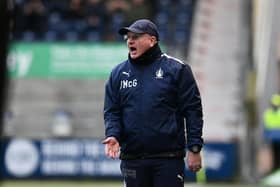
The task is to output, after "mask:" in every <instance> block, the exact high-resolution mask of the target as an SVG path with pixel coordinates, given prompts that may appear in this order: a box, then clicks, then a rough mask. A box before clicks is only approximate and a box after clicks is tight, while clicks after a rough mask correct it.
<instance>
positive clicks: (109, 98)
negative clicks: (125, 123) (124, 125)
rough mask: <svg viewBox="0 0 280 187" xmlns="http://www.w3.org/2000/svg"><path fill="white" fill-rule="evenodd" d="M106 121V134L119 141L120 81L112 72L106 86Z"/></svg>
mask: <svg viewBox="0 0 280 187" xmlns="http://www.w3.org/2000/svg"><path fill="white" fill-rule="evenodd" d="M104 122H105V136H106V137H110V136H113V137H115V138H116V139H117V140H118V141H120V133H121V108H120V101H119V89H118V83H116V81H115V78H114V77H113V74H111V76H110V78H109V80H108V81H107V83H106V87H105V100H104Z"/></svg>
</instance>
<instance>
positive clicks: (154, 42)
mask: <svg viewBox="0 0 280 187" xmlns="http://www.w3.org/2000/svg"><path fill="white" fill-rule="evenodd" d="M156 43H157V38H156V37H155V36H152V37H151V45H150V46H151V47H153V46H154V45H155V44H156Z"/></svg>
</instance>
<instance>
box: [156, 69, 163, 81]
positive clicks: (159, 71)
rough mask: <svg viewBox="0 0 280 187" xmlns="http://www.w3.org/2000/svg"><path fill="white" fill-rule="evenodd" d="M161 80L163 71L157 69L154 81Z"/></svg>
mask: <svg viewBox="0 0 280 187" xmlns="http://www.w3.org/2000/svg"><path fill="white" fill-rule="evenodd" d="M162 78H163V71H162V69H161V68H159V69H158V70H157V71H156V79H162Z"/></svg>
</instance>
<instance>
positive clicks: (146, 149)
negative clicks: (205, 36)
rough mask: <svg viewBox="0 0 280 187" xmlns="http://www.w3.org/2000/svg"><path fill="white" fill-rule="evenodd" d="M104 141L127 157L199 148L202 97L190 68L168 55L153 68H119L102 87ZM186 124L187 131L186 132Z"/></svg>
mask: <svg viewBox="0 0 280 187" xmlns="http://www.w3.org/2000/svg"><path fill="white" fill-rule="evenodd" d="M104 120H105V134H106V137H109V136H114V137H116V138H117V140H118V141H119V142H120V146H121V151H122V152H123V153H126V154H141V153H161V152H170V151H181V150H185V147H186V136H185V134H186V133H185V129H186V132H187V145H188V147H190V146H192V145H195V144H196V145H200V146H202V144H203V139H202V126H203V119H202V106H201V99H200V93H199V90H198V87H197V84H196V81H195V79H194V76H193V73H192V71H191V68H190V66H189V65H187V64H184V63H182V62H181V61H179V60H178V59H175V58H172V57H170V56H168V55H166V54H161V55H160V56H159V58H157V59H156V60H155V61H154V62H152V63H147V64H145V65H139V64H134V63H132V62H131V60H129V59H128V60H126V61H125V62H123V63H121V64H119V65H117V66H116V67H115V68H114V69H113V70H112V72H111V75H110V78H109V80H108V82H107V84H106V93H105V103H104ZM185 124H186V127H185Z"/></svg>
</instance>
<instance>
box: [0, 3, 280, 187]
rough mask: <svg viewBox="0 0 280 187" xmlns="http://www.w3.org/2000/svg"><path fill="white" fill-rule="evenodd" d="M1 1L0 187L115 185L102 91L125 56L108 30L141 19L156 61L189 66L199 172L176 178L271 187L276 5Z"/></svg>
mask: <svg viewBox="0 0 280 187" xmlns="http://www.w3.org/2000/svg"><path fill="white" fill-rule="evenodd" d="M2 2H7V3H6V4H5V3H2V4H1V6H5V7H8V11H7V12H8V14H7V15H3V16H10V18H11V21H10V22H9V23H8V24H7V27H11V32H10V34H9V35H8V37H6V39H8V40H9V41H10V42H9V48H8V53H7V64H6V65H7V73H8V76H7V77H8V80H7V81H5V82H6V83H8V84H7V85H8V86H7V87H6V86H5V85H6V84H5V85H4V86H3V87H2V88H7V89H5V91H4V92H3V93H6V94H5V95H4V96H3V97H4V98H5V99H4V102H3V104H2V107H1V108H3V120H2V129H1V131H0V132H2V136H1V149H0V151H1V157H0V161H1V162H0V171H1V179H3V181H4V183H3V184H6V183H5V181H14V180H15V181H18V180H19V179H20V180H21V181H22V180H24V181H28V180H35V181H36V180H41V179H48V180H50V181H53V180H63V181H68V180H71V181H82V180H83V181H87V182H88V181H89V180H90V185H91V186H102V185H103V184H102V185H101V183H98V184H94V183H93V182H95V181H98V182H100V181H107V180H113V181H115V182H120V181H121V175H120V171H119V160H111V159H108V158H106V157H105V155H104V147H103V145H102V144H101V143H100V142H101V140H102V139H103V138H104V124H103V99H104V86H105V82H106V80H107V78H108V76H109V73H110V71H111V70H112V68H113V67H114V66H115V65H116V64H118V63H120V62H122V61H124V60H125V59H126V58H127V54H128V52H127V49H126V43H125V42H124V40H123V38H122V37H120V36H119V35H118V33H117V31H118V29H119V28H120V27H123V26H128V25H130V24H131V23H132V22H133V21H134V20H136V19H139V18H148V19H151V20H152V21H154V22H155V23H156V24H157V25H158V28H159V32H160V45H161V46H162V49H163V51H164V52H166V53H167V54H170V55H172V56H175V57H177V58H179V59H182V60H183V61H184V62H185V63H189V64H190V65H191V67H192V69H193V71H194V74H195V76H196V78H197V82H198V85H199V88H200V91H201V94H202V104H203V109H204V121H205V126H204V132H203V133H204V135H203V136H204V140H205V147H204V149H203V162H204V169H203V170H202V171H201V172H200V173H198V174H193V173H191V172H189V171H188V168H186V176H187V177H186V185H188V183H193V182H200V184H201V185H203V184H205V183H206V185H207V183H209V184H210V185H211V183H226V184H244V185H247V184H248V185H256V184H258V185H265V186H280V170H279V169H280V161H279V160H280V144H279V142H280V141H279V140H280V95H279V93H280V61H279V59H280V45H279V44H280V38H279V36H280V35H279V31H280V22H279V20H278V19H279V17H280V15H279V14H280V13H279V11H278V9H279V8H280V1H279V0H150V1H147V0H14V1H12V0H7V1H2ZM1 16H2V15H1ZM3 20H5V17H4V19H3ZM7 27H6V28H7ZM3 28H5V27H3ZM4 39H5V38H4ZM1 74H2V75H4V74H3V72H1ZM4 79H5V77H4V76H3V80H4ZM1 95H3V94H1ZM48 180H45V181H46V182H47V181H48ZM21 184H23V183H21ZM6 185H7V186H8V184H6ZM13 185H14V186H15V185H17V184H13ZM37 185H38V184H37ZM79 185H80V184H79ZM10 186H11V185H10ZM19 186H20V185H19ZM29 186H30V184H29ZM35 186H36V185H35ZM53 186H58V187H59V186H60V185H58V184H53ZM109 186H111V187H113V186H114V184H110V185H109ZM119 186H120V185H119Z"/></svg>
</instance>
